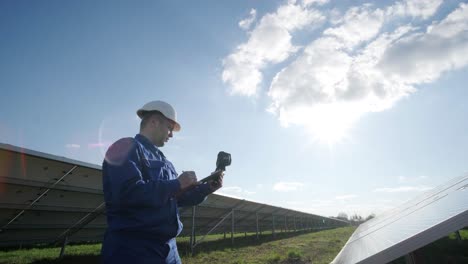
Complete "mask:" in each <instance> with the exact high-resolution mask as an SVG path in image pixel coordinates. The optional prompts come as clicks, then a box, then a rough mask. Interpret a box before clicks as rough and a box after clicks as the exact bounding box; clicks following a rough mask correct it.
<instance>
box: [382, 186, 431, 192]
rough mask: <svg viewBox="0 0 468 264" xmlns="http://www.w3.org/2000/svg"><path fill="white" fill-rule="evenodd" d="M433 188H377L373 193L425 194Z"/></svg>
mask: <svg viewBox="0 0 468 264" xmlns="http://www.w3.org/2000/svg"><path fill="white" fill-rule="evenodd" d="M432 188H433V187H429V186H400V187H394V188H388V187H386V188H377V189H375V190H373V192H383V193H400V192H423V191H428V190H431V189H432Z"/></svg>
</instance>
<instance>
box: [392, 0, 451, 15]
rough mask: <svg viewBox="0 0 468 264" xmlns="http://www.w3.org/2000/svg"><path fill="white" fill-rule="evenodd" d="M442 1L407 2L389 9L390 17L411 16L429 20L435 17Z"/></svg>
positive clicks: (421, 0)
mask: <svg viewBox="0 0 468 264" xmlns="http://www.w3.org/2000/svg"><path fill="white" fill-rule="evenodd" d="M442 2H443V1H442V0H406V1H403V2H397V3H395V5H393V6H390V7H389V8H388V9H387V12H388V13H389V15H399V16H411V17H420V18H422V19H427V18H429V17H431V16H432V15H434V13H435V12H436V11H437V9H438V8H439V6H440V5H441V4H442Z"/></svg>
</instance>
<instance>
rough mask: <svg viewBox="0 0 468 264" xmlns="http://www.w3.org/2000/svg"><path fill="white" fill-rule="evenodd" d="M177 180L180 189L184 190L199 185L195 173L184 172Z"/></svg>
mask: <svg viewBox="0 0 468 264" xmlns="http://www.w3.org/2000/svg"><path fill="white" fill-rule="evenodd" d="M177 180H179V183H180V189H181V190H184V189H186V188H188V187H190V186H192V185H195V184H196V183H197V175H195V172H194V171H184V172H182V174H180V175H179V177H178V178H177Z"/></svg>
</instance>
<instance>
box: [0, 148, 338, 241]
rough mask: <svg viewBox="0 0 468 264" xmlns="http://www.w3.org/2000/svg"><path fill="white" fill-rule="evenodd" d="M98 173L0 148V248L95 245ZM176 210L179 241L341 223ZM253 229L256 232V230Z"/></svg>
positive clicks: (101, 226)
mask: <svg viewBox="0 0 468 264" xmlns="http://www.w3.org/2000/svg"><path fill="white" fill-rule="evenodd" d="M103 201H104V199H103V193H102V175H101V167H100V166H97V165H94V164H89V163H85V162H81V161H77V160H72V159H68V158H64V157H58V156H54V155H50V154H46V153H41V152H37V151H33V150H28V149H23V148H19V147H15V146H11V145H6V144H1V143H0V246H12V245H25V244H35V243H53V242H59V241H64V240H67V241H68V242H70V241H75V242H79V241H100V240H101V239H102V237H103V234H104V231H105V229H106V226H107V225H106V219H105V215H104V209H105V208H104V203H103ZM192 212H193V210H192V208H180V215H181V220H182V222H183V224H184V227H185V228H184V232H183V233H182V235H191V234H192V232H193V230H192V228H194V232H195V233H196V234H198V235H204V234H206V233H207V232H209V231H211V232H218V233H222V232H230V231H232V228H233V225H232V221H231V220H232V216H234V220H235V221H234V224H235V225H234V230H235V232H255V231H257V230H259V231H272V229H273V228H275V229H278V230H281V229H282V230H299V229H306V228H307V229H321V228H332V227H337V226H344V225H347V223H346V222H344V221H340V220H336V219H331V218H326V217H322V216H318V215H313V214H308V213H303V212H298V211H293V210H290V209H286V208H281V207H276V206H271V205H267V204H262V203H256V202H253V201H247V200H242V199H237V198H232V197H227V196H222V195H217V194H212V195H210V196H208V198H207V199H206V200H205V201H204V202H203V203H202V204H200V205H199V206H197V207H196V210H195V215H194V214H193V213H192ZM257 226H258V229H257Z"/></svg>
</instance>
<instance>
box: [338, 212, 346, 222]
mask: <svg viewBox="0 0 468 264" xmlns="http://www.w3.org/2000/svg"><path fill="white" fill-rule="evenodd" d="M336 218H338V219H341V220H346V221H348V215H347V214H346V213H345V212H339V213H338V216H337V217H336Z"/></svg>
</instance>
